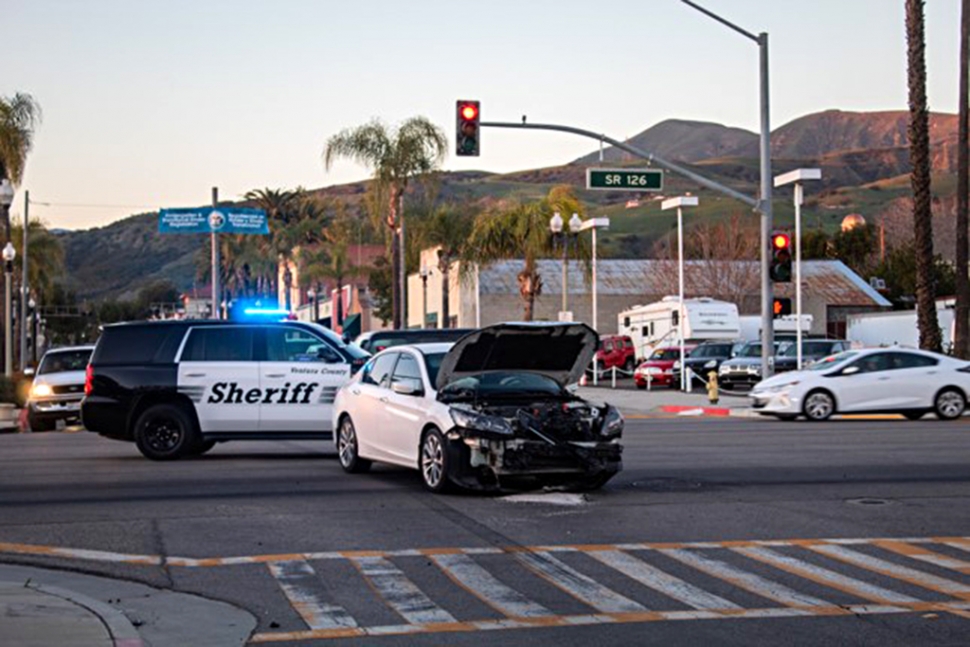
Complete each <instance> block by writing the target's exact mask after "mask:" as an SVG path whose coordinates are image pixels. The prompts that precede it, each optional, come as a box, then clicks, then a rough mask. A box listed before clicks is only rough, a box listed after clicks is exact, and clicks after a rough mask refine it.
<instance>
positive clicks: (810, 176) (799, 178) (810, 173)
mask: <svg viewBox="0 0 970 647" xmlns="http://www.w3.org/2000/svg"><path fill="white" fill-rule="evenodd" d="M821 179H822V169H819V168H799V169H795V170H794V171H789V172H788V173H784V174H782V175H776V176H775V186H785V185H786V184H792V183H793V182H807V181H809V180H821Z"/></svg>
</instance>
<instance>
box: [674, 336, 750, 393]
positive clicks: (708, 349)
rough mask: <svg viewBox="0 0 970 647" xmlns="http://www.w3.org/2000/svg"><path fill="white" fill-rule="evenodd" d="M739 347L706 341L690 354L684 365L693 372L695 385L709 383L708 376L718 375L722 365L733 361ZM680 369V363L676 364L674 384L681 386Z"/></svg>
mask: <svg viewBox="0 0 970 647" xmlns="http://www.w3.org/2000/svg"><path fill="white" fill-rule="evenodd" d="M737 347H738V343H737V342H732V341H706V342H704V343H702V344H700V345H698V346H697V347H696V348H695V349H694V350H692V351H691V352H690V355H688V356H687V359H686V360H685V361H684V364H686V366H687V368H689V369H690V370H691V371H693V373H694V381H695V383H697V382H707V374H708V373H710V372H711V371H714V372H715V373H717V370H718V369H719V368H721V363H722V362H724V361H725V360H728V359H731V357H732V352H733V351H735V350H737ZM680 368H681V367H680V362H679V361H677V362H674V369H673V370H674V373H673V382H674V384H680Z"/></svg>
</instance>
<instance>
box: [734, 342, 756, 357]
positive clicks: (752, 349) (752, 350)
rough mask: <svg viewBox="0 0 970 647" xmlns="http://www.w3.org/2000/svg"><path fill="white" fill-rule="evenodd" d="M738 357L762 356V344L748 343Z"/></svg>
mask: <svg viewBox="0 0 970 647" xmlns="http://www.w3.org/2000/svg"><path fill="white" fill-rule="evenodd" d="M738 357H761V344H748V345H747V346H745V347H744V348H742V349H741V351H740V352H739V353H738Z"/></svg>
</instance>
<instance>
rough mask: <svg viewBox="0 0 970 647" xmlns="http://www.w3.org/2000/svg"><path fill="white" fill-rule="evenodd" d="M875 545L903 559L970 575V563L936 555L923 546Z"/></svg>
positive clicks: (878, 543)
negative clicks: (906, 558)
mask: <svg viewBox="0 0 970 647" xmlns="http://www.w3.org/2000/svg"><path fill="white" fill-rule="evenodd" d="M875 545H876V546H878V547H879V548H882V549H883V550H888V551H889V552H892V553H896V554H897V555H902V556H903V557H908V558H910V559H915V560H919V561H921V562H926V563H927V564H933V565H934V566H939V567H940V568H945V569H948V570H951V571H958V572H961V573H967V574H970V562H966V561H964V560H962V559H957V558H956V557H950V556H949V555H944V554H942V553H936V552H933V551H931V550H927V549H926V548H923V547H921V546H914V545H912V544H909V543H905V542H901V541H880V542H876V544H875Z"/></svg>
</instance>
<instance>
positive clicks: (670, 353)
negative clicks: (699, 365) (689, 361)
mask: <svg viewBox="0 0 970 647" xmlns="http://www.w3.org/2000/svg"><path fill="white" fill-rule="evenodd" d="M684 352H685V353H686V350H685V351H684ZM650 359H652V360H656V361H659V362H672V361H674V360H675V359H680V349H679V348H658V349H657V350H655V351H653V354H652V355H651V356H650Z"/></svg>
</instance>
